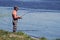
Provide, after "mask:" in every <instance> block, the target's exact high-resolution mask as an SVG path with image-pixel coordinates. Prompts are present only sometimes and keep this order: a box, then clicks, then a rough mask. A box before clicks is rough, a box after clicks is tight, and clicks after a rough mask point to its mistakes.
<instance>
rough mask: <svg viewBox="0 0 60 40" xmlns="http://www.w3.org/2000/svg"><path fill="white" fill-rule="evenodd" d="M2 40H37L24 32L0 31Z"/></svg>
mask: <svg viewBox="0 0 60 40" xmlns="http://www.w3.org/2000/svg"><path fill="white" fill-rule="evenodd" d="M0 40H36V39H33V38H31V37H30V36H28V35H27V34H24V33H23V32H16V33H13V32H8V31H3V30H0Z"/></svg>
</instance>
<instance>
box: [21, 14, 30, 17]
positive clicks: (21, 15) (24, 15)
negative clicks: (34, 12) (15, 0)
mask: <svg viewBox="0 0 60 40" xmlns="http://www.w3.org/2000/svg"><path fill="white" fill-rule="evenodd" d="M27 14H29V13H25V14H23V15H21V17H23V16H25V15H27Z"/></svg>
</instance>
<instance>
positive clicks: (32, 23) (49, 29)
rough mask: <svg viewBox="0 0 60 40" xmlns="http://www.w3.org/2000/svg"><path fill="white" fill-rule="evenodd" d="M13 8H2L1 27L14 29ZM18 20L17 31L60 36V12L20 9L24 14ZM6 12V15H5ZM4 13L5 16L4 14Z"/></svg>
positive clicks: (44, 35) (41, 35)
mask: <svg viewBox="0 0 60 40" xmlns="http://www.w3.org/2000/svg"><path fill="white" fill-rule="evenodd" d="M11 13H12V10H11V9H10V10H9V9H7V8H4V9H2V8H1V9H0V15H1V17H0V29H3V30H7V31H12V17H11ZM25 13H28V14H26V15H25V16H23V17H22V19H20V20H18V27H17V31H24V32H25V33H27V34H29V35H32V36H36V37H47V38H59V37H60V13H59V12H48V11H47V12H43V11H42V12H36V11H35V12H32V11H31V10H30V11H29V10H19V11H18V15H23V14H25ZM5 14H6V15H5ZM2 15H3V16H2Z"/></svg>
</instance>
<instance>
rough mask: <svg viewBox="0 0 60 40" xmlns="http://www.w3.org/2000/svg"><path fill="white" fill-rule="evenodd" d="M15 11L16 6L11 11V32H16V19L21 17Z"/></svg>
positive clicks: (16, 9)
mask: <svg viewBox="0 0 60 40" xmlns="http://www.w3.org/2000/svg"><path fill="white" fill-rule="evenodd" d="M17 11H18V7H17V6H15V7H14V10H13V12H12V18H13V32H16V29H17V21H18V19H21V17H20V16H18V15H17Z"/></svg>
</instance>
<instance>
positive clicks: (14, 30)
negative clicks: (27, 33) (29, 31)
mask: <svg viewBox="0 0 60 40" xmlns="http://www.w3.org/2000/svg"><path fill="white" fill-rule="evenodd" d="M16 30H17V20H14V21H13V32H16Z"/></svg>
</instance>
